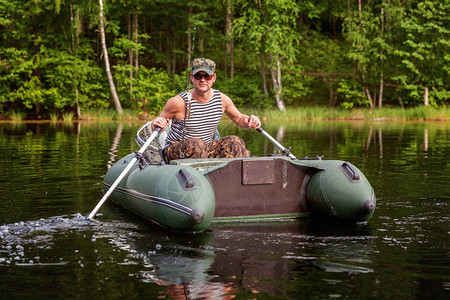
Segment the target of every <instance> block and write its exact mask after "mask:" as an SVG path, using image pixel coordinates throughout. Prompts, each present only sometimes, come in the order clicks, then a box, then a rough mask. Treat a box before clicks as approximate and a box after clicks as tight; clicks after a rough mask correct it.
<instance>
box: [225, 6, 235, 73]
mask: <svg viewBox="0 0 450 300" xmlns="http://www.w3.org/2000/svg"><path fill="white" fill-rule="evenodd" d="M232 5H233V4H232V0H227V16H226V19H225V22H226V25H225V35H226V37H227V46H226V54H225V70H227V61H226V60H227V59H228V56H230V79H233V78H234V58H233V38H232V37H231V24H232V22H233V12H232V10H231V9H232ZM225 74H226V73H225Z"/></svg>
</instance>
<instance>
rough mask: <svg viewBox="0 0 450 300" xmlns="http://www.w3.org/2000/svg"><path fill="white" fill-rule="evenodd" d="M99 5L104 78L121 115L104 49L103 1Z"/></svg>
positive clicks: (106, 52) (106, 50)
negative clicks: (106, 78)
mask: <svg viewBox="0 0 450 300" xmlns="http://www.w3.org/2000/svg"><path fill="white" fill-rule="evenodd" d="M99 4H100V17H99V18H100V41H101V44H102V51H103V58H104V59H105V70H106V77H108V83H109V88H110V90H111V95H112V98H113V102H114V106H115V108H116V110H117V112H118V113H119V114H120V115H121V114H123V109H122V105H121V104H120V100H119V96H118V95H117V91H116V86H115V85H114V80H113V77H112V74H111V68H110V66H109V56H108V49H106V38H105V28H104V24H103V1H102V0H99Z"/></svg>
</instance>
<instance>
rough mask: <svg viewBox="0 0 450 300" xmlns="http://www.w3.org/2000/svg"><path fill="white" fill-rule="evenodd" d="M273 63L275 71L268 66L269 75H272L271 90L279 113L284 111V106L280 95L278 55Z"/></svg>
mask: <svg viewBox="0 0 450 300" xmlns="http://www.w3.org/2000/svg"><path fill="white" fill-rule="evenodd" d="M275 63H276V69H274V67H272V66H270V73H271V75H272V82H273V90H274V92H275V102H276V104H277V107H278V109H279V110H280V111H286V106H285V105H284V100H283V94H282V90H283V86H282V84H281V64H280V59H279V57H278V55H277V56H276V58H275Z"/></svg>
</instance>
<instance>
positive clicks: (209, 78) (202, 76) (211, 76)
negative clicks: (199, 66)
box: [194, 73, 213, 81]
mask: <svg viewBox="0 0 450 300" xmlns="http://www.w3.org/2000/svg"><path fill="white" fill-rule="evenodd" d="M194 78H195V79H196V80H201V79H202V78H205V79H206V80H207V81H209V80H211V79H212V78H213V75H208V74H198V73H197V74H195V75H194Z"/></svg>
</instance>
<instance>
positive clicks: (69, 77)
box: [0, 0, 450, 119]
mask: <svg viewBox="0 0 450 300" xmlns="http://www.w3.org/2000/svg"><path fill="white" fill-rule="evenodd" d="M195 57H208V58H211V59H213V60H214V61H215V62H216V63H217V81H216V83H215V84H214V88H217V89H219V90H221V91H222V92H224V93H226V94H228V95H229V96H230V97H231V98H232V99H233V100H234V102H235V103H236V105H237V106H243V107H251V108H253V109H267V108H273V109H275V110H279V111H285V110H286V108H298V107H308V106H319V107H335V108H340V109H353V108H368V109H377V108H382V107H398V108H408V107H419V106H430V107H434V108H443V107H447V106H448V105H449V102H450V101H449V99H450V0H434V1H431V0H316V1H312V0H302V1H300V0H297V1H295V0H210V1H200V0H134V1H131V0H98V1H97V0H95V1H93V0H78V1H73V0H0V119H6V118H8V116H10V115H11V114H14V113H17V112H21V113H22V114H25V115H26V118H30V119H46V118H49V117H50V116H56V115H58V114H62V113H63V112H72V113H73V114H74V115H75V116H76V118H78V119H82V118H83V114H84V113H86V112H89V111H96V110H102V109H112V110H114V111H116V112H117V113H118V114H121V113H122V112H123V111H124V110H131V111H133V112H134V113H136V114H150V115H155V114H157V113H158V112H159V111H160V110H161V109H162V108H163V106H164V104H165V102H166V100H167V99H169V98H170V97H172V96H174V95H176V94H177V93H179V92H181V91H183V90H186V89H187V88H188V84H189V81H188V74H189V66H190V61H191V60H192V59H193V58H195Z"/></svg>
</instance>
